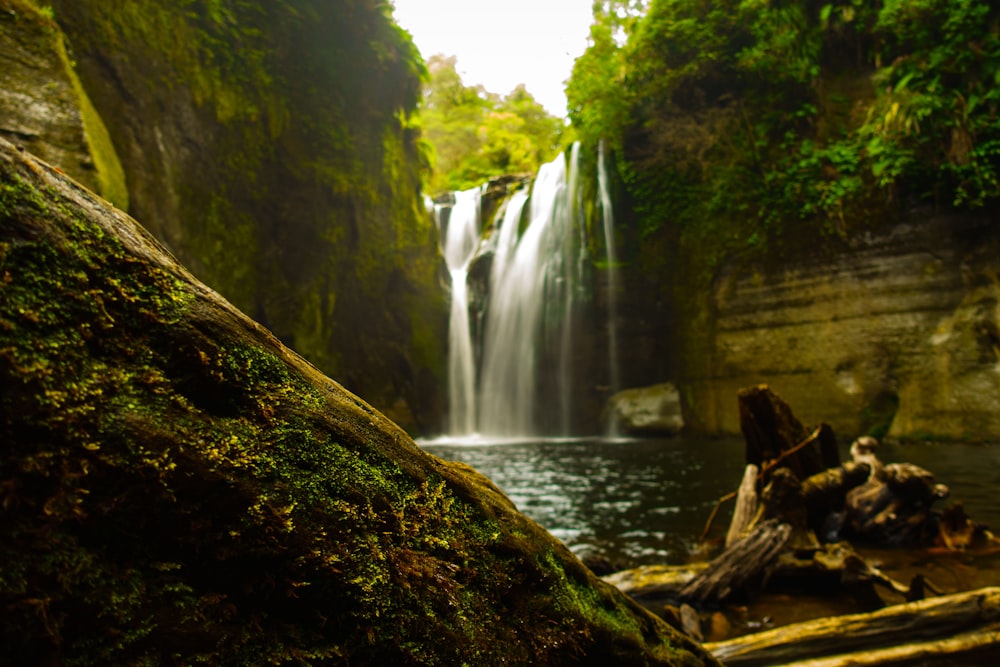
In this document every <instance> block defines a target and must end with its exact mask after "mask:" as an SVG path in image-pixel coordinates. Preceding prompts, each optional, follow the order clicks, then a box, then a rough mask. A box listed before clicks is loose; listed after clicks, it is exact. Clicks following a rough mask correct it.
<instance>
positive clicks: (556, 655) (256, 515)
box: [0, 139, 716, 665]
mask: <svg viewBox="0 0 1000 667" xmlns="http://www.w3.org/2000/svg"><path fill="white" fill-rule="evenodd" d="M0 296H2V298H0V562H2V563H3V568H2V571H0V609H2V610H3V613H2V614H0V664H10V665H13V664H18V665H27V664H33V665H56V664H74V665H107V664H213V665H244V664H314V665H320V664H329V665H334V664H355V665H376V664H398V665H416V664H425V665H426V664H436V665H460V664H470V665H494V664H532V665H567V664H594V665H607V664H614V665H702V664H716V663H715V661H714V659H713V658H711V657H710V656H709V655H708V654H706V653H705V652H704V651H703V650H702V649H701V648H700V647H699V646H698V645H696V644H695V643H693V642H692V641H690V640H687V639H685V638H683V637H681V636H680V635H679V634H678V633H677V632H675V631H674V630H672V629H671V628H670V627H669V626H668V625H667V624H666V623H665V622H663V621H662V620H660V619H659V618H657V617H655V616H654V615H652V614H650V613H648V612H646V611H645V610H644V609H642V608H641V607H639V606H638V605H637V604H636V603H634V602H633V601H631V600H630V599H629V598H627V597H625V595H624V594H622V593H621V592H619V591H618V590H617V589H615V588H614V587H612V586H610V585H608V584H606V583H604V582H602V581H600V580H599V579H597V578H596V577H595V575H594V574H593V573H592V572H590V570H588V569H587V568H586V567H584V566H583V565H582V564H581V563H580V561H579V560H577V559H576V558H575V557H574V556H573V554H572V553H571V552H570V551H569V550H568V549H567V548H566V547H565V546H564V545H563V544H562V543H560V542H559V541H558V540H556V539H554V538H553V537H552V536H550V535H549V534H548V533H547V532H545V531H544V530H543V529H542V528H540V527H539V526H538V525H536V524H534V523H533V522H532V521H530V520H529V519H527V518H526V517H524V516H523V515H521V514H520V513H519V512H518V511H517V510H516V508H515V507H514V506H513V504H512V503H511V502H510V501H509V500H508V499H507V498H506V497H504V496H503V494H501V493H500V492H499V491H498V490H497V489H496V487H495V486H494V485H493V484H491V483H490V482H489V480H487V479H486V478H484V477H483V476H481V475H479V474H477V473H476V472H475V471H473V470H472V469H470V468H468V467H467V466H463V465H461V464H457V463H448V462H445V461H443V460H440V459H437V458H435V457H433V456H431V455H430V454H428V453H426V452H424V451H423V450H421V449H420V448H419V447H417V446H416V445H415V444H414V442H413V441H412V440H411V439H410V438H409V437H408V436H407V434H406V433H405V432H404V431H402V430H401V429H400V428H399V427H398V426H396V425H395V424H394V423H392V422H390V421H389V420H387V419H386V418H385V417H384V416H382V414H381V413H379V412H378V411H376V410H374V409H373V408H372V407H371V406H370V405H368V404H367V403H366V402H364V401H363V400H361V399H360V398H358V397H357V396H355V395H353V394H351V393H350V392H348V391H346V390H345V389H344V388H343V387H342V386H341V385H340V384H338V383H337V382H335V381H334V380H332V379H330V378H329V377H327V376H325V375H323V374H322V373H321V372H320V371H319V370H318V369H317V368H315V367H314V366H312V365H311V364H309V363H308V362H306V361H305V360H304V359H303V358H302V357H300V356H298V355H297V354H295V353H294V352H292V351H291V350H290V349H288V348H287V347H285V346H284V345H282V344H281V343H280V342H279V341H278V340H277V339H276V338H275V337H274V336H273V335H272V334H271V333H270V332H269V331H267V330H266V329H265V328H264V327H262V326H261V325H259V324H257V323H256V322H254V321H253V320H251V319H250V318H248V317H247V316H245V315H244V314H243V313H241V312H240V311H239V310H237V309H236V308H235V307H234V306H232V305H231V304H230V303H229V302H227V301H226V300H224V299H223V298H222V297H221V296H220V295H219V294H218V293H216V292H215V291H213V290H211V289H209V288H208V287H206V286H205V285H204V284H202V283H200V282H198V281H197V280H196V279H194V278H193V277H192V275H191V274H190V273H188V271H187V270H186V269H184V268H183V267H182V266H181V265H179V264H178V262H177V261H176V260H175V259H174V258H173V257H172V256H171V255H170V254H169V253H168V252H167V251H166V250H164V248H163V247H162V246H161V245H160V244H159V243H158V242H156V241H155V240H154V239H153V237H152V236H150V234H148V233H147V232H146V231H145V230H144V229H143V228H142V227H140V226H139V225H138V224H137V223H136V222H135V221H134V220H132V219H131V218H129V217H128V216H127V215H125V214H124V213H122V212H121V211H120V210H117V209H114V208H113V207H110V206H109V205H107V203H106V202H104V201H103V200H101V199H100V198H98V197H96V196H94V195H92V194H91V193H90V192H89V191H86V190H85V189H83V188H82V187H81V186H80V185H78V184H77V183H75V182H73V181H71V180H70V179H68V178H67V177H66V176H64V175H63V174H62V173H60V172H59V171H57V170H55V169H52V168H50V167H48V166H47V165H45V164H44V163H42V162H40V161H38V160H36V159H34V158H33V157H32V156H30V155H29V154H27V153H26V152H23V151H18V150H17V149H16V148H15V147H14V146H13V145H12V144H10V143H8V142H6V141H4V140H2V139H0Z"/></svg>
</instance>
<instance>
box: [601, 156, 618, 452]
mask: <svg viewBox="0 0 1000 667" xmlns="http://www.w3.org/2000/svg"><path fill="white" fill-rule="evenodd" d="M597 186H598V190H599V191H600V197H601V219H602V221H603V223H604V225H603V226H604V245H605V247H606V249H607V250H606V251H607V255H606V259H607V263H608V270H607V291H608V383H609V385H610V391H611V393H612V394H613V393H614V392H616V391H618V390H619V389H621V378H620V377H619V375H620V372H619V370H618V284H617V283H618V276H617V272H618V267H617V266H615V231H614V226H615V217H614V210H613V208H612V206H611V189H610V187H609V186H608V170H607V164H606V162H605V160H604V141H603V140H602V141H601V142H600V143H599V144H598V147H597ZM609 424H610V428H611V429H612V432H611V433H609V434H608V435H617V434H616V433H614V432H613V431H614V429H615V423H614V420H611V421H610V422H609Z"/></svg>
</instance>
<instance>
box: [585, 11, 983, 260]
mask: <svg viewBox="0 0 1000 667" xmlns="http://www.w3.org/2000/svg"><path fill="white" fill-rule="evenodd" d="M608 4H612V5H613V4H615V3H595V21H594V25H593V27H592V34H591V45H590V47H589V48H588V50H587V52H586V53H585V54H584V56H583V57H581V58H580V59H579V60H578V61H577V64H576V68H575V70H574V74H573V77H572V79H571V80H570V82H569V87H568V89H567V95H568V96H569V98H570V110H571V119H572V121H573V123H574V125H575V126H576V127H577V128H578V131H579V133H580V135H581V137H583V138H584V140H585V141H587V142H589V143H591V144H594V143H596V141H597V140H598V139H600V138H604V139H607V140H608V142H609V144H610V145H611V146H612V147H614V148H615V149H616V151H617V152H619V153H620V158H619V160H618V164H619V165H620V172H621V177H622V181H623V182H624V184H625V186H626V189H627V191H628V196H629V200H630V201H631V202H632V205H633V208H634V212H635V214H636V217H637V231H638V233H639V234H640V235H642V236H644V237H650V236H651V235H653V234H656V233H658V231H659V230H662V229H664V228H665V227H672V228H674V229H676V230H679V231H678V233H679V235H680V239H681V241H682V242H683V238H685V236H687V237H690V238H692V239H694V238H698V237H702V236H704V233H705V229H714V230H716V232H717V233H716V234H715V235H716V237H717V239H718V242H719V243H720V244H722V245H723V246H726V247H729V249H730V251H731V252H739V251H742V250H744V249H746V248H753V247H758V248H772V249H776V248H777V244H779V243H780V240H781V239H782V238H785V237H795V238H799V239H808V238H813V239H815V238H822V237H825V236H829V235H834V236H843V235H846V234H850V233H851V231H852V230H853V229H855V228H856V227H857V226H859V225H863V224H868V222H869V221H870V220H876V221H877V220H879V219H882V218H885V217H891V216H892V215H893V212H894V211H896V210H898V209H899V207H901V206H905V205H908V203H910V202H912V201H914V200H916V199H919V198H928V199H930V200H931V201H932V202H935V203H940V204H942V205H948V206H956V207H969V208H977V207H983V206H986V205H990V204H991V203H995V202H996V201H997V198H998V196H1000V188H998V169H1000V153H998V149H1000V142H998V132H1000V113H998V112H1000V93H998V92H997V91H998V90H1000V88H998V86H997V82H998V80H1000V79H998V77H1000V38H998V34H1000V10H998V9H997V8H996V7H995V6H994V5H993V4H991V3H986V2H981V1H976V0H963V1H961V2H949V1H945V0H920V1H918V2H909V1H905V0H898V1H895V0H893V1H885V2H878V3H868V2H863V1H861V0H835V1H833V2H808V1H803V0H799V1H793V2H784V1H782V2H779V1H777V0H726V1H724V2H708V1H707V0H654V1H653V2H651V3H650V4H649V7H648V9H647V11H646V12H645V14H644V15H642V17H641V18H640V19H638V20H637V21H634V22H632V23H630V24H628V29H627V30H626V31H625V34H626V35H627V39H618V40H616V39H614V38H613V37H612V35H613V34H614V30H615V28H616V25H617V24H616V23H615V21H616V16H617V15H616V14H614V13H613V12H608V11H607V10H606V8H605V5H608ZM696 228H698V229H696Z"/></svg>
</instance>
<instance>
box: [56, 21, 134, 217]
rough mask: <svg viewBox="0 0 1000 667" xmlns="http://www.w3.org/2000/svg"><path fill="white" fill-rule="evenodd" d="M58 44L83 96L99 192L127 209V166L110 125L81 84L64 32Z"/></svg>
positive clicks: (82, 114)
mask: <svg viewBox="0 0 1000 667" xmlns="http://www.w3.org/2000/svg"><path fill="white" fill-rule="evenodd" d="M56 47H57V49H58V51H59V57H60V58H61V59H62V61H63V65H64V67H65V68H66V75H67V76H68V77H69V80H70V82H71V83H72V84H73V89H74V90H75V91H76V94H77V97H78V98H79V100H80V119H81V120H82V121H83V129H84V133H85V135H86V138H87V146H88V147H89V148H90V155H91V157H92V158H93V160H94V167H95V168H96V169H97V183H98V194H100V195H101V196H102V197H104V198H105V199H107V200H108V201H110V202H111V203H112V204H114V205H115V206H117V207H118V208H120V209H122V210H123V211H127V210H128V186H127V185H126V183H125V170H124V169H123V168H122V164H121V161H120V160H119V159H118V153H116V152H115V147H114V144H113V143H112V141H111V135H110V134H108V128H107V127H105V126H104V121H103V120H102V119H101V115H100V114H99V113H98V112H97V109H95V108H94V105H93V103H92V102H91V101H90V97H88V96H87V91H86V90H84V88H83V85H81V83H80V78H79V77H78V76H77V75H76V70H75V69H74V67H73V63H72V61H71V60H70V58H69V54H68V53H66V44H65V43H64V42H63V39H62V36H61V34H60V36H59V37H58V38H57V39H56Z"/></svg>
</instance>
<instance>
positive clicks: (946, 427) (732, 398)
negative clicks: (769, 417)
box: [677, 216, 1000, 440]
mask: <svg viewBox="0 0 1000 667" xmlns="http://www.w3.org/2000/svg"><path fill="white" fill-rule="evenodd" d="M690 296H693V297H694V298H697V299H698V300H699V301H700V302H701V312H702V314H703V318H702V319H700V320H699V321H693V322H684V323H679V324H678V327H679V329H678V332H677V334H678V335H677V340H678V341H679V342H680V348H679V349H678V350H677V352H678V353H679V354H680V355H681V358H680V359H679V360H678V361H679V363H680V366H681V367H682V368H683V370H682V371H681V376H682V381H681V386H682V390H683V392H684V397H685V403H686V411H687V413H688V414H687V421H688V423H689V425H691V427H692V428H694V429H696V430H701V431H704V432H710V433H737V432H738V431H739V415H738V412H737V410H736V392H737V390H738V389H740V388H742V387H746V386H749V385H753V384H757V383H767V384H769V385H770V386H771V387H772V389H774V390H775V391H776V392H777V393H778V394H780V395H781V396H782V397H784V398H785V399H786V400H788V401H789V403H790V404H791V405H792V406H793V407H794V409H795V410H796V413H797V414H798V415H799V416H800V417H801V418H802V419H803V421H805V422H811V423H815V422H818V421H826V422H827V423H829V424H831V425H832V426H833V427H834V429H835V430H836V431H837V433H838V434H840V435H844V436H848V435H857V434H861V433H866V432H873V433H875V434H878V435H883V434H885V435H889V436H894V437H901V438H915V439H927V438H931V439H971V440H990V439H994V440H995V439H998V438H1000V308H998V303H1000V233H998V229H997V225H996V220H995V216H983V217H979V218H971V217H957V216H954V217H932V218H930V219H922V220H921V219H919V216H914V221H913V222H911V223H909V224H900V225H897V226H895V227H894V228H892V229H891V230H888V231H886V232H883V233H871V234H867V235H863V236H859V237H858V238H856V239H855V240H854V241H852V242H851V243H850V244H849V245H847V246H845V247H842V248H840V249H837V250H830V251H827V252H825V253H815V254H812V255H809V256H794V257H785V258H783V259H782V260H781V261H780V262H777V263H775V264H773V265H771V266H767V267H765V266H763V265H753V264H749V265H742V266H737V265H735V264H730V265H729V266H728V267H727V268H725V269H724V270H723V271H722V272H721V273H720V274H719V275H718V277H717V278H716V280H715V281H714V283H713V287H712V289H711V291H710V293H706V294H703V295H690Z"/></svg>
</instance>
